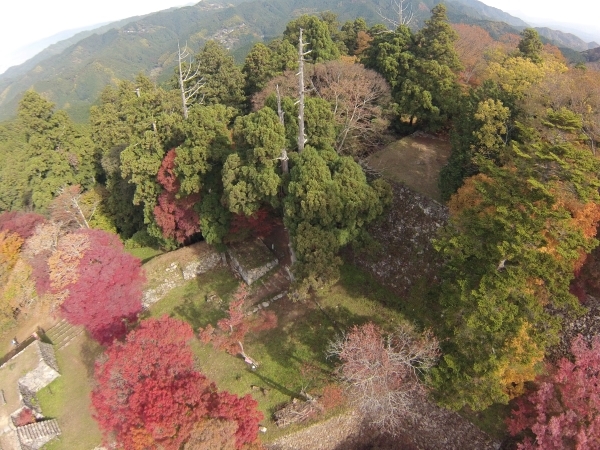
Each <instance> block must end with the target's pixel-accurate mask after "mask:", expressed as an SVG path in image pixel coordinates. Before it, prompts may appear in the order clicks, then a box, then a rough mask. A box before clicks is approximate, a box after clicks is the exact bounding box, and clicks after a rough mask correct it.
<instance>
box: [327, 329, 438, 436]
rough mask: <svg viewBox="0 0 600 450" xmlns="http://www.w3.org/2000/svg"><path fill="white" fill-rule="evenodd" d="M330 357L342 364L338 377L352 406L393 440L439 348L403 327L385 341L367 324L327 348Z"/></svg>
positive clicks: (430, 339) (432, 340)
mask: <svg viewBox="0 0 600 450" xmlns="http://www.w3.org/2000/svg"><path fill="white" fill-rule="evenodd" d="M328 355H329V356H335V357H337V358H339V359H340V360H341V364H340V367H339V369H338V373H339V376H340V378H341V379H342V380H343V381H344V383H346V386H347V388H348V398H349V400H350V402H351V403H352V404H354V405H355V406H357V407H358V409H359V410H360V411H361V412H362V414H364V415H365V417H366V418H367V419H368V420H369V421H370V422H371V423H372V424H373V425H374V426H376V427H377V428H378V429H380V430H381V431H383V432H388V433H391V434H395V433H397V432H399V431H400V430H399V429H398V425H399V421H400V419H401V418H402V417H403V416H405V415H407V414H410V411H409V410H408V407H409V405H410V402H411V401H412V400H414V399H415V398H419V397H420V396H422V395H423V394H424V393H425V388H424V384H423V378H422V377H423V376H424V375H425V374H426V373H427V371H428V370H429V369H430V368H431V367H432V366H433V365H434V364H435V363H436V361H437V358H438V355H439V346H438V341H437V339H436V338H435V337H434V336H433V334H432V333H431V332H430V331H426V332H424V333H423V334H422V335H419V334H418V333H416V332H415V330H414V329H413V328H412V327H411V326H409V325H406V324H404V325H400V326H398V327H397V328H396V329H395V330H394V331H393V332H392V333H390V334H387V335H385V334H384V332H383V331H382V330H381V329H380V328H379V327H378V326H377V325H375V324H373V323H372V322H369V323H367V324H365V325H362V326H355V327H353V328H352V329H351V330H350V332H348V333H347V334H346V335H344V336H341V337H339V338H338V339H336V340H335V341H333V342H331V343H330V346H329V350H328Z"/></svg>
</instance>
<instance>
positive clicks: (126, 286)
mask: <svg viewBox="0 0 600 450" xmlns="http://www.w3.org/2000/svg"><path fill="white" fill-rule="evenodd" d="M75 233H83V234H85V235H86V236H87V237H88V238H89V241H90V245H89V247H88V249H87V250H86V251H85V252H84V253H83V255H82V257H81V259H80V260H79V265H78V268H77V271H78V275H77V278H76V281H75V282H74V283H72V284H69V285H68V286H66V289H68V295H67V296H66V298H65V300H64V301H63V303H62V304H61V312H62V314H63V316H64V317H65V318H66V319H67V320H68V321H69V322H71V323H72V324H75V325H83V326H85V327H86V328H87V329H88V331H89V332H90V334H91V335H92V336H93V337H94V339H96V340H97V341H98V342H100V343H102V344H108V343H110V342H111V341H112V340H113V339H115V338H120V337H122V336H123V335H124V334H125V333H126V331H127V322H130V321H133V320H135V319H136V317H137V314H138V313H139V312H140V311H141V310H142V286H143V283H144V281H145V277H144V274H143V272H142V268H141V263H140V260H139V259H137V258H135V257H133V256H132V255H130V254H129V253H125V251H124V249H123V244H122V243H121V241H120V240H119V238H118V237H117V236H116V235H114V234H110V233H107V232H105V231H101V230H91V229H82V230H78V231H76V232H75Z"/></svg>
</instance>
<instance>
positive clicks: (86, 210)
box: [49, 185, 101, 228]
mask: <svg viewBox="0 0 600 450" xmlns="http://www.w3.org/2000/svg"><path fill="white" fill-rule="evenodd" d="M58 194H59V195H58V196H57V197H56V198H55V199H54V200H52V203H51V204H50V207H49V209H50V216H51V218H52V220H53V221H54V222H57V223H61V224H62V226H64V227H65V228H90V224H89V222H88V221H89V220H91V219H92V218H93V217H94V214H95V213H96V210H97V209H98V206H99V205H100V201H101V199H100V198H98V199H93V200H92V201H91V202H87V203H84V202H82V195H83V194H82V192H81V187H80V186H79V185H75V186H66V187H63V188H61V189H60V190H59V191H58Z"/></svg>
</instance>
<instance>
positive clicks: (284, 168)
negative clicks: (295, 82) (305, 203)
mask: <svg viewBox="0 0 600 450" xmlns="http://www.w3.org/2000/svg"><path fill="white" fill-rule="evenodd" d="M275 91H276V92H277V115H278V116H279V123H280V124H281V126H283V127H285V118H284V115H283V109H282V108H281V94H280V92H279V85H276V87H275ZM279 159H280V160H281V171H282V172H283V173H285V174H287V173H289V172H290V168H289V164H288V161H289V158H288V155H287V150H286V148H285V147H283V148H282V149H281V156H280V157H279ZM285 231H286V233H287V236H288V248H289V251H290V262H291V265H292V266H293V265H294V264H295V263H296V252H294V246H293V245H292V237H291V236H290V232H289V230H288V229H287V227H286V229H285ZM289 273H290V277H292V275H291V272H289Z"/></svg>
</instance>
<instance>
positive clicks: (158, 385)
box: [92, 316, 263, 450]
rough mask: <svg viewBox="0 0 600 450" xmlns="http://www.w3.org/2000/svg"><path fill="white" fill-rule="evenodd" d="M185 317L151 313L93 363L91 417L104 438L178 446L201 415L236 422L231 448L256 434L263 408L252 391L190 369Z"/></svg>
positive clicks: (128, 444) (133, 445)
mask: <svg viewBox="0 0 600 450" xmlns="http://www.w3.org/2000/svg"><path fill="white" fill-rule="evenodd" d="M193 337H194V333H193V331H192V328H191V327H190V325H189V324H187V323H185V322H182V321H179V320H176V319H172V318H169V317H166V316H164V317H162V318H160V319H148V320H145V321H143V322H142V323H141V324H140V326H139V327H138V328H137V329H135V330H133V331H131V332H130V333H129V334H128V335H127V337H126V339H125V341H122V342H121V341H115V342H114V343H113V345H112V346H110V347H109V348H108V349H107V351H106V353H105V356H104V358H103V360H101V361H100V362H98V363H96V368H95V380H96V388H95V389H94V391H93V392H92V405H93V407H94V409H95V418H96V420H97V421H98V424H99V425H100V428H101V429H102V430H103V432H104V433H105V435H106V437H107V438H109V437H114V438H115V439H116V441H117V444H118V445H119V446H122V447H124V448H125V449H127V450H129V449H140V450H141V449H146V448H157V447H159V448H164V449H166V450H168V449H173V450H176V449H179V448H181V446H182V445H183V444H184V443H185V442H186V441H187V440H188V439H189V438H190V435H191V433H192V432H193V430H194V427H195V426H196V424H197V423H198V422H205V421H209V420H212V419H217V420H221V421H226V422H232V423H234V424H235V433H234V435H233V436H232V437H233V439H234V441H235V448H236V449H241V448H243V447H244V445H246V444H248V443H252V442H254V441H255V440H256V439H257V434H258V423H259V421H260V420H262V419H263V415H262V413H261V412H259V411H258V410H257V409H256V406H257V403H256V401H255V400H254V399H252V397H251V396H250V395H247V396H245V397H242V398H240V397H238V396H236V395H233V394H230V393H228V392H226V391H223V392H219V391H218V390H217V388H216V386H215V385H214V383H211V382H210V381H209V380H207V378H206V377H205V376H204V375H203V374H202V373H200V372H198V371H197V370H196V369H195V363H194V357H193V354H192V352H191V350H190V348H189V347H188V342H189V341H190V340H191V339H192V338H193Z"/></svg>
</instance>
